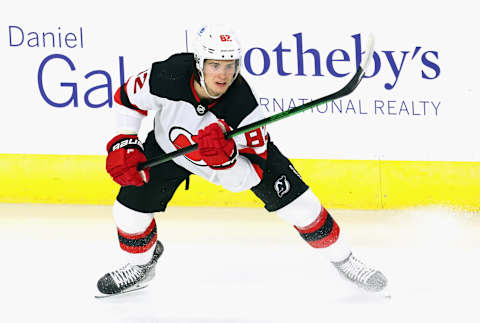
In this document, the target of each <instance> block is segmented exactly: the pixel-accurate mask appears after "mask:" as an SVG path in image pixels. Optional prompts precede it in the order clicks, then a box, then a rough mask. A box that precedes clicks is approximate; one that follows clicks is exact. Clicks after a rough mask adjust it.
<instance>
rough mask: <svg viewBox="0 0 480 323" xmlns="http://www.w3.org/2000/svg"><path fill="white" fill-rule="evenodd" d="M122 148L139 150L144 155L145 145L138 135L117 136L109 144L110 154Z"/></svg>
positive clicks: (108, 150)
mask: <svg viewBox="0 0 480 323" xmlns="http://www.w3.org/2000/svg"><path fill="white" fill-rule="evenodd" d="M120 148H124V149H137V150H139V151H141V152H142V153H143V145H142V142H141V141H140V139H138V136H137V135H117V136H115V137H113V138H112V139H111V140H110V141H109V142H108V144H107V152H108V153H111V152H112V151H115V150H117V149H120Z"/></svg>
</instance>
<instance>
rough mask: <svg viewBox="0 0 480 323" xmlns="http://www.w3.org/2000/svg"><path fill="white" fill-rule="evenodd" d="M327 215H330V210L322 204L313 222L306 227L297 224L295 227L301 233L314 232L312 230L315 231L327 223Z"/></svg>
mask: <svg viewBox="0 0 480 323" xmlns="http://www.w3.org/2000/svg"><path fill="white" fill-rule="evenodd" d="M327 216H328V212H327V210H326V209H325V208H324V207H323V206H322V210H321V211H320V214H319V215H318V217H317V218H316V219H315V221H313V222H312V223H310V224H309V225H307V226H306V227H297V226H294V227H295V229H297V230H298V232H300V233H312V232H315V231H317V230H318V229H320V228H321V227H322V226H323V225H324V224H325V220H326V219H327Z"/></svg>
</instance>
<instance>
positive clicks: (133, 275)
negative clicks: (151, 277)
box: [110, 264, 143, 287]
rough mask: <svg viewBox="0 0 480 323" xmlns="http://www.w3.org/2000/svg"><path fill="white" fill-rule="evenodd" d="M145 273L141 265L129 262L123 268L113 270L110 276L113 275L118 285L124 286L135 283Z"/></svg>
mask: <svg viewBox="0 0 480 323" xmlns="http://www.w3.org/2000/svg"><path fill="white" fill-rule="evenodd" d="M142 275H143V271H142V270H141V269H140V267H139V266H133V265H130V264H127V265H125V266H123V267H122V268H120V269H118V270H115V271H112V272H111V273H110V276H112V278H113V281H114V282H115V284H117V286H119V287H123V286H127V285H129V284H132V283H135V282H136V281H138V280H139V279H140V278H141V277H142Z"/></svg>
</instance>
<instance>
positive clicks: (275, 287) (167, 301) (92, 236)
mask: <svg viewBox="0 0 480 323" xmlns="http://www.w3.org/2000/svg"><path fill="white" fill-rule="evenodd" d="M331 213H332V215H333V217H334V218H335V219H336V220H337V222H338V223H339V224H340V227H341V229H342V232H343V234H344V235H345V238H346V241H347V242H348V243H349V244H350V245H351V247H352V249H353V250H354V252H355V254H356V255H357V256H358V258H359V259H361V260H362V261H364V262H366V263H367V264H369V265H372V266H375V267H377V268H379V269H381V270H382V271H383V272H384V273H385V274H386V276H387V277H388V279H389V282H390V286H389V291H390V293H391V295H392V297H391V298H390V299H387V298H384V297H381V296H379V295H375V294H370V293H367V292H363V291H360V290H358V289H356V288H354V287H352V286H350V285H349V284H348V283H347V282H345V281H343V280H341V279H340V277H339V276H338V275H337V274H336V272H335V270H334V269H333V267H332V266H331V265H330V264H329V263H327V262H326V261H325V260H324V259H323V258H322V257H321V256H320V255H319V253H318V252H316V250H315V249H313V248H311V247H309V246H308V245H307V244H305V243H304V242H303V241H302V240H301V239H300V237H299V235H298V234H297V233H296V232H295V230H294V229H293V228H292V227H291V226H290V225H288V224H286V223H285V222H283V221H282V220H281V219H279V218H277V217H276V216H275V215H274V214H268V213H267V212H265V211H264V210H262V209H222V208H170V209H168V210H167V212H166V213H165V214H157V215H156V219H157V226H158V235H159V238H160V240H161V241H162V243H163V244H164V245H165V253H164V254H163V256H162V257H161V258H160V261H159V264H158V267H157V277H156V278H155V280H154V281H153V282H152V284H151V286H149V287H148V288H146V289H144V290H142V291H138V292H135V293H130V294H126V295H121V296H116V297H111V298H105V299H95V298H94V295H95V293H96V281H97V279H98V278H99V277H100V276H102V275H103V274H104V273H105V272H107V271H109V270H111V269H114V268H115V267H116V266H117V265H121V264H123V262H122V260H121V259H120V258H119V257H120V252H119V251H118V242H117V240H116V232H115V227H114V224H113V220H112V218H111V215H110V208H109V207H106V206H64V205H16V204H4V205H0V246H1V249H0V250H1V259H2V261H1V264H2V265H1V267H0V274H1V276H0V277H2V284H1V287H2V292H1V293H0V295H1V296H0V297H1V302H0V304H1V305H0V306H1V309H2V310H1V311H0V321H1V322H49V323H56V322H62V323H65V322H101V323H106V322H116V323H117V322H118V323H133V322H135V323H154V322H155V323H160V322H162V323H163V322H165V323H194V322H195V323H207V322H211V323H220V322H222V323H240V322H249V323H260V322H262V323H263V322H332V323H337V322H372V323H373V322H436V321H440V320H442V322H444V321H445V322H446V321H454V322H479V321H480V319H479V316H480V315H479V312H478V296H477V295H478V291H479V289H480V279H479V273H480V265H479V262H478V258H479V246H480V215H479V214H478V213H467V212H461V211H452V210H446V209H441V208H426V209H408V210H400V211H345V210H331Z"/></svg>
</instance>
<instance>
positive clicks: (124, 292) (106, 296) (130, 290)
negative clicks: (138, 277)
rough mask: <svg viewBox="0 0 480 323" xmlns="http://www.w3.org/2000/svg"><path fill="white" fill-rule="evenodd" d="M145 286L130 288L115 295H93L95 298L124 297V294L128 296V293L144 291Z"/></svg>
mask: <svg viewBox="0 0 480 323" xmlns="http://www.w3.org/2000/svg"><path fill="white" fill-rule="evenodd" d="M147 286H148V285H144V286H140V287H132V288H131V289H127V290H125V291H123V292H120V293H116V294H99V295H95V298H108V297H113V296H119V295H124V294H128V293H131V292H135V291H137V290H141V289H144V288H145V287H147Z"/></svg>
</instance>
